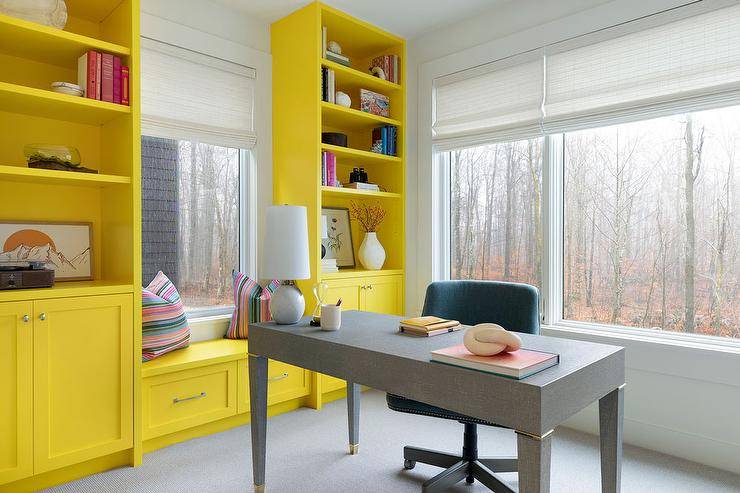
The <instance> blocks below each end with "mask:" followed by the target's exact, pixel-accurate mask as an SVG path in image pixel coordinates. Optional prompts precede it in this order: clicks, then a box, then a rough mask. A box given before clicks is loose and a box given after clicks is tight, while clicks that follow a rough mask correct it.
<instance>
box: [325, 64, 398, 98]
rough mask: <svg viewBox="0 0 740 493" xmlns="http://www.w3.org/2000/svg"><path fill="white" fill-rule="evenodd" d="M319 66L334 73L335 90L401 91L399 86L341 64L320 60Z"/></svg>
mask: <svg viewBox="0 0 740 493" xmlns="http://www.w3.org/2000/svg"><path fill="white" fill-rule="evenodd" d="M321 65H323V66H324V67H326V68H330V69H332V70H333V71H334V75H335V77H336V86H337V88H338V89H339V90H342V91H345V92H346V91H359V90H360V89H369V90H371V91H376V92H379V93H381V94H385V93H388V92H394V91H400V90H401V89H402V87H401V85H400V84H396V83H395V82H389V81H387V80H383V79H379V78H378V77H374V76H373V75H371V74H369V73H365V72H361V71H359V70H357V69H354V68H351V67H346V66H344V65H342V64H341V63H336V62H332V61H330V60H327V59H322V60H321ZM358 94H359V93H358Z"/></svg>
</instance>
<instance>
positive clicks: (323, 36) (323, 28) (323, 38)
mask: <svg viewBox="0 0 740 493" xmlns="http://www.w3.org/2000/svg"><path fill="white" fill-rule="evenodd" d="M326 34H327V30H326V26H321V56H322V58H325V57H326V44H327V39H326Z"/></svg>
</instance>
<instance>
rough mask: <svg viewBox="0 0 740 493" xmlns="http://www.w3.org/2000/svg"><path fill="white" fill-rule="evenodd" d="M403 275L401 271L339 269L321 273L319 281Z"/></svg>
mask: <svg viewBox="0 0 740 493" xmlns="http://www.w3.org/2000/svg"><path fill="white" fill-rule="evenodd" d="M398 275H403V269H380V270H366V269H340V270H339V272H322V273H321V279H322V280H326V279H352V278H355V277H375V276H398Z"/></svg>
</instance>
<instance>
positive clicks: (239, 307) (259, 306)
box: [226, 271, 280, 339]
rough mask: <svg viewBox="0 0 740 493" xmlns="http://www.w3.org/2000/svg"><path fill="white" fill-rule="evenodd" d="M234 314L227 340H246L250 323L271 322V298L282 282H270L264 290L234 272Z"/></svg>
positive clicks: (242, 274)
mask: <svg viewBox="0 0 740 493" xmlns="http://www.w3.org/2000/svg"><path fill="white" fill-rule="evenodd" d="M232 275H233V277H234V314H233V315H232V316H231V323H230V324H229V329H228V330H227V331H226V338H227V339H246V338H247V333H248V332H249V323H250V322H266V321H268V320H271V319H272V317H271V316H270V297H271V296H272V293H274V292H275V290H276V289H277V288H278V286H280V281H276V280H273V281H270V283H269V284H268V285H267V286H265V287H264V288H263V287H262V286H260V285H259V283H258V282H257V281H255V280H254V279H252V278H251V277H249V276H248V275H246V274H244V273H243V272H237V271H234V272H233V273H232Z"/></svg>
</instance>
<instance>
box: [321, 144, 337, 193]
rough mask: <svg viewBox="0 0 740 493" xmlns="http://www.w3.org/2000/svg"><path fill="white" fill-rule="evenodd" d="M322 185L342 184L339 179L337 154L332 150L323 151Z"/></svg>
mask: <svg viewBox="0 0 740 493" xmlns="http://www.w3.org/2000/svg"><path fill="white" fill-rule="evenodd" d="M321 186H323V187H339V186H341V185H340V184H339V183H338V180H337V156H336V154H334V153H333V152H330V151H322V152H321Z"/></svg>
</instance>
